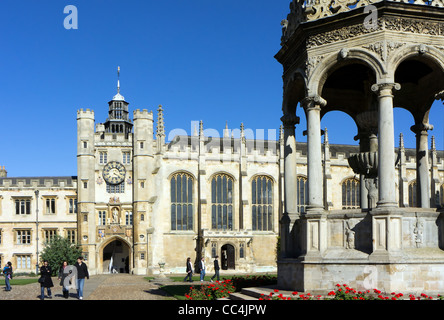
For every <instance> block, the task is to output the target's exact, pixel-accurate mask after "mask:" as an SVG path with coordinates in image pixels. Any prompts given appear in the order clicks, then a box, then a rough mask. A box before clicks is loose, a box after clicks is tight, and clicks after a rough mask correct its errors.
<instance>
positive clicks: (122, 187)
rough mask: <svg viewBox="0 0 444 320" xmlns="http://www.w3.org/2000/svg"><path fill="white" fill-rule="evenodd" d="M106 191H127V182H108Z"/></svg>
mask: <svg viewBox="0 0 444 320" xmlns="http://www.w3.org/2000/svg"><path fill="white" fill-rule="evenodd" d="M106 192H108V193H125V182H122V183H120V184H109V183H106Z"/></svg>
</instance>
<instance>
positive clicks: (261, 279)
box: [185, 275, 277, 300]
mask: <svg viewBox="0 0 444 320" xmlns="http://www.w3.org/2000/svg"><path fill="white" fill-rule="evenodd" d="M276 283H277V277H276V276H270V275H254V276H234V277H232V278H231V279H224V280H223V281H216V282H214V283H211V284H203V285H199V286H191V287H190V291H189V292H188V293H187V294H185V300H217V299H220V298H227V297H228V296H229V295H230V293H232V292H239V291H241V290H242V288H248V287H260V286H267V285H270V284H276Z"/></svg>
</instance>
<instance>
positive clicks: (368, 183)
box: [365, 178, 378, 209]
mask: <svg viewBox="0 0 444 320" xmlns="http://www.w3.org/2000/svg"><path fill="white" fill-rule="evenodd" d="M365 187H366V188H367V190H368V196H367V198H368V208H369V209H373V208H376V203H377V202H378V178H374V179H371V178H370V179H365Z"/></svg>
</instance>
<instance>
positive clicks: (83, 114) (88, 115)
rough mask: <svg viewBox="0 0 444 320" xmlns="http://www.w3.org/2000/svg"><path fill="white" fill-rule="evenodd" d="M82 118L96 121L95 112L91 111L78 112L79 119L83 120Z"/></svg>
mask: <svg viewBox="0 0 444 320" xmlns="http://www.w3.org/2000/svg"><path fill="white" fill-rule="evenodd" d="M81 118H82V119H91V120H94V110H91V109H85V110H84V109H79V110H77V119H81Z"/></svg>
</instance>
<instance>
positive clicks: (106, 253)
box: [100, 238, 131, 273]
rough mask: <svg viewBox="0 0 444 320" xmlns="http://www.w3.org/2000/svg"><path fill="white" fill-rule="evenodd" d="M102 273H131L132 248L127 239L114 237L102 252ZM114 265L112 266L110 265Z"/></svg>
mask: <svg viewBox="0 0 444 320" xmlns="http://www.w3.org/2000/svg"><path fill="white" fill-rule="evenodd" d="M100 255H101V263H102V268H101V272H102V273H111V272H113V273H129V272H130V270H131V266H130V261H131V248H130V246H129V245H128V243H126V241H124V240H122V239H119V238H113V239H111V240H110V241H108V242H107V244H105V245H104V246H103V247H102V250H101V252H100ZM111 265H112V268H110V266H111Z"/></svg>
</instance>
